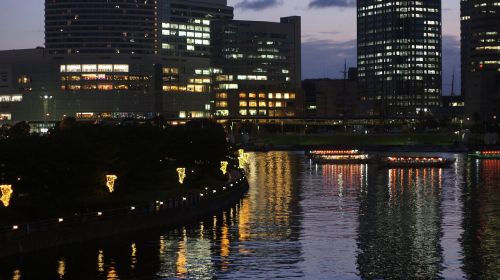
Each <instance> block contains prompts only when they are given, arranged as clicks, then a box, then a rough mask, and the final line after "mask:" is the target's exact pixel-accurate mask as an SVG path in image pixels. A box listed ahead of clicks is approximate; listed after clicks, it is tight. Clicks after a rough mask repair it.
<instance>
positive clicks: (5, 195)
mask: <svg viewBox="0 0 500 280" xmlns="http://www.w3.org/2000/svg"><path fill="white" fill-rule="evenodd" d="M0 190H1V191H2V197H0V201H2V203H3V206H5V207H9V204H10V198H11V196H12V193H13V192H14V191H13V190H12V185H0Z"/></svg>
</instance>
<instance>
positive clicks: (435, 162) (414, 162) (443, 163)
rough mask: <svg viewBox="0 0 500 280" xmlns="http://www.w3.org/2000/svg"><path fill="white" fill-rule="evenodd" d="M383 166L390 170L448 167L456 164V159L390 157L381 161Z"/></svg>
mask: <svg viewBox="0 0 500 280" xmlns="http://www.w3.org/2000/svg"><path fill="white" fill-rule="evenodd" d="M380 161H381V164H382V166H384V167H389V168H392V167H394V168H405V167H407V168H412V167H447V166H450V165H452V164H453V163H455V159H448V158H443V157H426V156H422V157H419V156H388V157H383V158H381V159H380Z"/></svg>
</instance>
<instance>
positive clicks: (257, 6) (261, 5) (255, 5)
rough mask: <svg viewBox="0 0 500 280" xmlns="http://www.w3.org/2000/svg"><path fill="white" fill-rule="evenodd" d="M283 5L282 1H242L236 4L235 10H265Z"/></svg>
mask: <svg viewBox="0 0 500 280" xmlns="http://www.w3.org/2000/svg"><path fill="white" fill-rule="evenodd" d="M281 4H283V1H282V0H243V1H241V2H239V3H238V4H236V8H237V9H242V10H255V11H260V10H265V9H268V8H272V7H275V6H279V5H281Z"/></svg>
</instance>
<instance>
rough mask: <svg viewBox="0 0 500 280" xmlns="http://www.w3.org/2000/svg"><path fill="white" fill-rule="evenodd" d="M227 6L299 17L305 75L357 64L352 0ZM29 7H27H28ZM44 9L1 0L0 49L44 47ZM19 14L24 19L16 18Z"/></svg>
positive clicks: (455, 19) (265, 15) (447, 82)
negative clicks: (345, 63) (300, 18)
mask: <svg viewBox="0 0 500 280" xmlns="http://www.w3.org/2000/svg"><path fill="white" fill-rule="evenodd" d="M459 4H460V2H459V1H458V0H453V1H443V3H442V5H443V94H444V95H448V94H449V93H450V91H451V76H452V72H453V69H455V75H456V77H457V81H456V83H455V92H456V93H459V92H460V83H459V82H458V81H459V79H460V71H459V70H460V49H459V46H460V17H459V15H460V9H459ZM228 5H230V6H234V7H235V18H238V19H242V20H269V21H276V20H277V17H282V16H291V15H299V16H301V17H302V45H303V46H302V60H303V67H302V68H303V79H308V78H323V77H330V78H340V77H341V76H342V74H341V71H342V70H343V67H344V61H347V64H348V66H356V9H355V6H356V1H353V0H340V1H339V0H336V1H333V0H315V1H313V0H287V1H286V2H285V1H280V0H257V1H251V0H228ZM27 6H29V7H31V8H30V9H28V10H27V9H26V7H27ZM43 11H44V7H43V1H41V0H26V1H22V2H19V1H15V0H5V1H2V3H1V4H0V26H1V27H0V36H2V37H3V38H5V39H4V40H2V41H0V49H3V50H6V49H25V48H33V47H36V46H43V41H44V32H43V16H44V12H43ZM21 14H23V15H25V18H27V19H28V20H25V19H23V20H19V18H21V17H20V15H21ZM332 14H333V15H334V16H333V17H332ZM330 20H332V23H331V24H329V22H330ZM325 23H326V24H325ZM11 26H15V27H14V28H12V27H11Z"/></svg>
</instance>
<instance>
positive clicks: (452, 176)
mask: <svg viewBox="0 0 500 280" xmlns="http://www.w3.org/2000/svg"><path fill="white" fill-rule="evenodd" d="M447 156H450V157H451V156H453V155H447ZM455 157H456V159H457V162H456V163H455V165H454V166H453V167H452V168H447V169H439V168H421V169H383V168H380V167H377V166H374V165H366V164H363V165H323V166H316V165H312V164H310V162H309V161H308V160H306V159H305V157H304V156H303V155H302V154H299V153H285V152H271V153H266V154H253V155H252V157H251V160H250V163H249V176H248V177H249V180H250V185H251V188H250V191H249V193H248V195H246V196H245V198H243V199H242V201H241V202H240V203H239V204H238V205H235V206H234V207H233V208H231V209H227V210H226V211H223V212H221V213H217V214H216V215H215V216H213V217H211V218H209V219H205V220H204V221H202V222H199V223H194V224H190V225H186V226H184V227H180V228H175V229H171V230H163V231H160V230H156V231H150V232H145V233H141V234H135V235H133V236H122V237H116V238H112V239H109V240H101V241H97V242H92V243H87V244H84V245H73V246H69V247H64V248H58V249H53V250H48V251H46V252H41V253H36V254H30V255H26V256H23V257H16V258H10V259H5V260H1V261H0V263H1V264H0V279H16V280H19V279H86V280H88V279H107V280H108V279H109V280H111V279H213V278H217V279H245V278H246V279H256V278H261V279H275V278H306V279H333V278H335V279H359V278H363V279H381V278H385V279H401V278H416V279H436V278H449V279H462V278H470V279H495V277H497V276H498V275H500V221H499V219H500V161H495V160H486V161H478V162H476V161H469V160H468V159H467V158H466V157H465V156H462V155H456V156H455Z"/></svg>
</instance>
